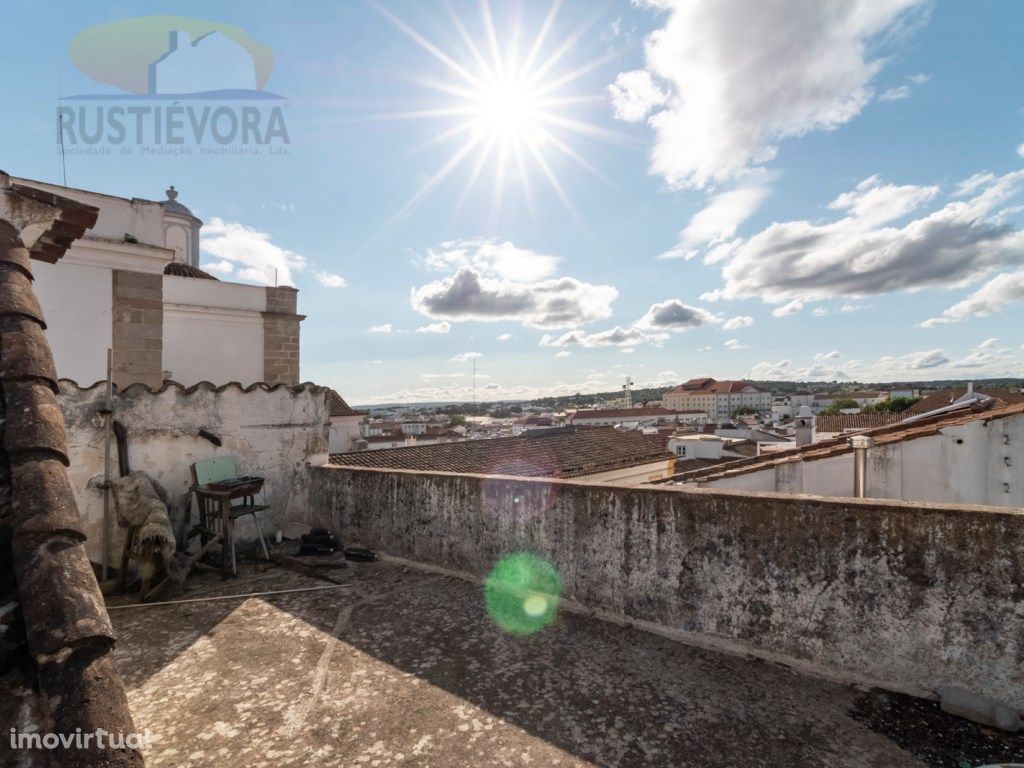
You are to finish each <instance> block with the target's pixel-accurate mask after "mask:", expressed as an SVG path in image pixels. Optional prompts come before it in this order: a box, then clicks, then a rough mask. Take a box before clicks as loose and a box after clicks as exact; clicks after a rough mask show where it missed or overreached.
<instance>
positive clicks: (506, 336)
mask: <svg viewBox="0 0 1024 768" xmlns="http://www.w3.org/2000/svg"><path fill="white" fill-rule="evenodd" d="M514 338H515V336H513V335H512V334H511V333H503V334H501V335H500V336H498V341H510V340H512V339H514Z"/></svg>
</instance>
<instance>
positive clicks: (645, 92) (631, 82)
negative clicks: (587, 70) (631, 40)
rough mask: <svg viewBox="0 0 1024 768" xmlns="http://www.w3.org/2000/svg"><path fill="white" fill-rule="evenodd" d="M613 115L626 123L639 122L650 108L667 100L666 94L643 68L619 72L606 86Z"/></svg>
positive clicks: (658, 105) (648, 112)
mask: <svg viewBox="0 0 1024 768" xmlns="http://www.w3.org/2000/svg"><path fill="white" fill-rule="evenodd" d="M608 92H609V93H610V94H611V97H612V107H613V108H614V109H615V117H617V118H618V119H619V120H625V121H626V122H627V123H639V122H640V121H641V120H643V119H644V118H646V117H647V115H649V114H650V113H651V110H652V109H655V108H656V107H660V106H662V105H663V104H665V103H667V102H668V94H667V93H666V92H665V91H663V90H661V89H660V88H659V87H658V86H656V85H655V84H654V80H653V79H651V73H650V72H648V71H647V70H645V69H634V70H633V71H632V72H620V73H619V75H618V77H616V78H615V82H614V83H613V84H612V85H609V86H608Z"/></svg>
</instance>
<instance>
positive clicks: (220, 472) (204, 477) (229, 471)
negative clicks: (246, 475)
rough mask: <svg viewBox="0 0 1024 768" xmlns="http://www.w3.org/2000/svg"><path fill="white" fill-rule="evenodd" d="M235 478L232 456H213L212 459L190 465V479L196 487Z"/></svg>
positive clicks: (236, 473)
mask: <svg viewBox="0 0 1024 768" xmlns="http://www.w3.org/2000/svg"><path fill="white" fill-rule="evenodd" d="M237 476H238V472H236V471H235V459H234V457H233V456H214V457H213V458H212V459H203V460H202V461H197V462H196V463H195V464H193V465H192V479H193V480H195V482H196V485H208V484H209V483H217V482H220V481H221V480H229V479H231V478H232V477H237Z"/></svg>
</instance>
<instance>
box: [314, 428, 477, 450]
mask: <svg viewBox="0 0 1024 768" xmlns="http://www.w3.org/2000/svg"><path fill="white" fill-rule="evenodd" d="M359 431H360V436H359V437H358V438H356V439H355V440H354V445H355V450H361V451H365V450H371V451H380V450H387V449H389V448H408V447H410V446H413V445H435V444H437V443H451V442H458V441H461V440H465V439H466V430H465V429H457V428H452V427H449V426H448V424H447V422H446V421H444V422H442V421H366V420H363V421H362V423H360V425H359ZM332 453H333V451H332Z"/></svg>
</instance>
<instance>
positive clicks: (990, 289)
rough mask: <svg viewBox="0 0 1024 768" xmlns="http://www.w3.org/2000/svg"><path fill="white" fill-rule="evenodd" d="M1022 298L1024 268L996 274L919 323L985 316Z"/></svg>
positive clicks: (922, 324)
mask: <svg viewBox="0 0 1024 768" xmlns="http://www.w3.org/2000/svg"><path fill="white" fill-rule="evenodd" d="M1020 299H1024V269H1018V270H1016V271H1015V272H1004V273H1002V274H1000V275H996V276H995V277H993V278H992V279H991V280H989V281H988V282H987V283H985V284H984V285H983V286H981V287H980V288H979V289H978V290H976V291H974V293H972V294H971V295H970V296H968V297H967V298H965V299H963V300H962V301H959V302H957V303H956V304H954V305H953V306H951V307H950V308H949V309H946V310H944V311H943V313H942V315H940V316H939V317H933V318H931V319H929V320H925V321H924V322H923V323H921V327H922V328H932V327H934V326H936V325H945V324H946V323H955V322H958V321H960V320H967V319H970V318H972V317H986V316H988V315H995V314H998V313H999V312H1001V311H1002V309H1003V307H1005V306H1006V305H1007V304H1009V303H1011V302H1014V301H1018V300H1020Z"/></svg>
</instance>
